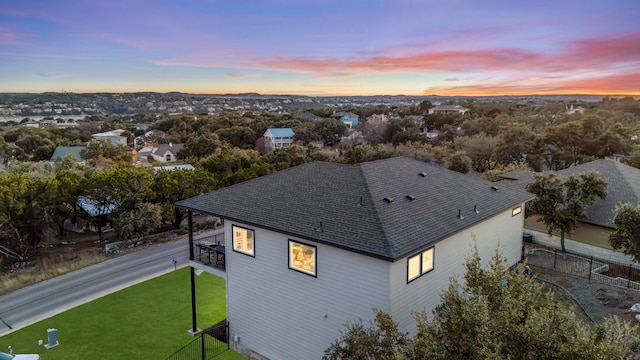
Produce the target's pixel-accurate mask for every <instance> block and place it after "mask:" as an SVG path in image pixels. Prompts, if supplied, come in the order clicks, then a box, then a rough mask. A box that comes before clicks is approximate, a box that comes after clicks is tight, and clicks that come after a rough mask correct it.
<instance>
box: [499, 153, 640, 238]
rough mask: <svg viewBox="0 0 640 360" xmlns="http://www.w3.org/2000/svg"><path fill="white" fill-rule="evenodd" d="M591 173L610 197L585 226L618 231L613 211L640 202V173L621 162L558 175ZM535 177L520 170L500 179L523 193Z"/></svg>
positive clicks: (593, 208)
mask: <svg viewBox="0 0 640 360" xmlns="http://www.w3.org/2000/svg"><path fill="white" fill-rule="evenodd" d="M589 171H596V172H598V173H600V175H601V176H602V178H603V179H604V180H605V181H606V182H607V190H606V191H607V197H606V198H604V199H602V200H600V199H598V200H597V201H596V203H595V204H593V205H592V206H591V207H590V208H589V210H588V211H587V214H588V215H589V219H584V220H583V222H588V223H591V224H595V225H600V226H605V227H609V228H615V225H614V224H613V215H614V213H613V211H614V210H615V208H616V205H617V204H618V203H621V202H626V203H630V204H632V205H635V204H637V203H638V201H640V169H636V168H634V167H632V166H629V165H625V164H623V163H621V162H618V161H614V160H608V159H600V160H594V161H591V162H588V163H585V164H580V165H577V166H572V167H569V168H567V169H563V170H559V171H557V173H558V174H560V175H562V176H567V175H578V174H580V173H583V172H589ZM533 174H534V172H532V171H521V170H517V171H512V172H509V173H506V174H503V175H501V177H502V178H505V179H507V180H508V181H506V182H507V183H510V184H513V185H514V186H516V187H518V188H520V189H524V188H525V187H526V186H527V184H529V183H530V182H532V181H533ZM501 183H502V182H501Z"/></svg>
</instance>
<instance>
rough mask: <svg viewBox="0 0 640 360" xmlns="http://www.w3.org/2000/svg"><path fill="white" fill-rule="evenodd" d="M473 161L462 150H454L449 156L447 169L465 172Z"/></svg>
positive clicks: (469, 168)
mask: <svg viewBox="0 0 640 360" xmlns="http://www.w3.org/2000/svg"><path fill="white" fill-rule="evenodd" d="M472 164H473V161H472V160H471V158H470V157H468V156H467V154H465V152H464V151H456V152H455V153H454V154H453V155H451V156H450V157H449V166H448V167H447V168H448V169H449V170H453V171H457V172H459V173H462V174H466V173H468V172H469V170H471V165H472Z"/></svg>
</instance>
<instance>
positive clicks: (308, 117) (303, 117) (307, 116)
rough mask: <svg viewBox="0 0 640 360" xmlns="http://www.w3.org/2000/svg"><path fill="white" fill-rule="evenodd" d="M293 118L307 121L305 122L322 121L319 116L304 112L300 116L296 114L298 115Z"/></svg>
mask: <svg viewBox="0 0 640 360" xmlns="http://www.w3.org/2000/svg"><path fill="white" fill-rule="evenodd" d="M295 118H296V119H300V120H307V121H317V120H320V119H322V117H320V116H318V115H316V114H314V113H312V112H309V111H305V112H303V113H301V114H298V115H296V116H295Z"/></svg>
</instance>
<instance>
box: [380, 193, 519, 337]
mask: <svg viewBox="0 0 640 360" xmlns="http://www.w3.org/2000/svg"><path fill="white" fill-rule="evenodd" d="M522 206H523V207H522V209H523V210H524V204H523V205H522ZM523 215H524V211H522V212H521V213H520V214H519V215H516V216H512V215H511V209H510V210H508V211H506V212H504V213H501V214H498V215H496V216H494V217H492V218H490V219H489V220H487V221H485V222H483V223H481V224H478V225H475V226H473V227H471V228H469V229H466V230H464V231H461V232H459V233H457V234H455V235H454V236H452V237H450V238H448V239H446V240H444V241H441V242H438V243H437V244H435V247H434V263H433V270H432V271H431V272H429V273H427V274H425V275H423V276H422V277H420V278H418V279H416V280H414V281H412V282H411V283H409V284H407V259H406V258H405V259H403V260H399V261H396V262H395V263H393V264H392V265H391V315H392V317H393V319H394V321H396V322H397V323H398V325H399V328H400V330H402V331H408V332H410V333H411V334H415V331H416V327H415V321H414V320H413V317H412V312H413V311H414V310H422V309H424V310H426V311H427V313H428V314H429V315H431V314H432V312H431V311H432V310H433V309H434V308H435V307H436V305H438V304H439V303H440V292H441V291H443V290H444V289H446V288H447V287H448V286H449V278H450V277H451V276H452V275H454V274H455V275H456V276H458V277H460V276H462V275H463V274H464V263H465V257H466V256H467V255H468V254H469V253H470V252H471V251H472V249H473V244H474V242H473V238H472V234H473V235H475V238H476V243H477V245H478V250H479V253H480V257H481V259H482V262H483V263H484V264H486V263H488V262H489V261H490V260H491V258H492V257H493V255H495V251H496V248H497V247H498V244H500V246H501V253H502V255H503V256H504V257H506V258H507V260H508V261H509V264H510V265H512V264H515V263H517V262H518V261H520V258H521V254H522V227H523V224H524V217H523ZM460 221H464V220H460Z"/></svg>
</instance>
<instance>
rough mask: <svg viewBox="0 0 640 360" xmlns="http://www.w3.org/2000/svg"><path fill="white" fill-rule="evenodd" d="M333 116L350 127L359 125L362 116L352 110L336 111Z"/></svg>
mask: <svg viewBox="0 0 640 360" xmlns="http://www.w3.org/2000/svg"><path fill="white" fill-rule="evenodd" d="M333 117H335V118H336V119H338V120H340V121H342V122H343V123H344V124H345V125H347V127H348V128H349V129H353V128H355V127H356V126H358V123H359V122H358V121H359V119H360V117H359V116H358V115H356V114H354V113H352V112H334V113H333Z"/></svg>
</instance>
